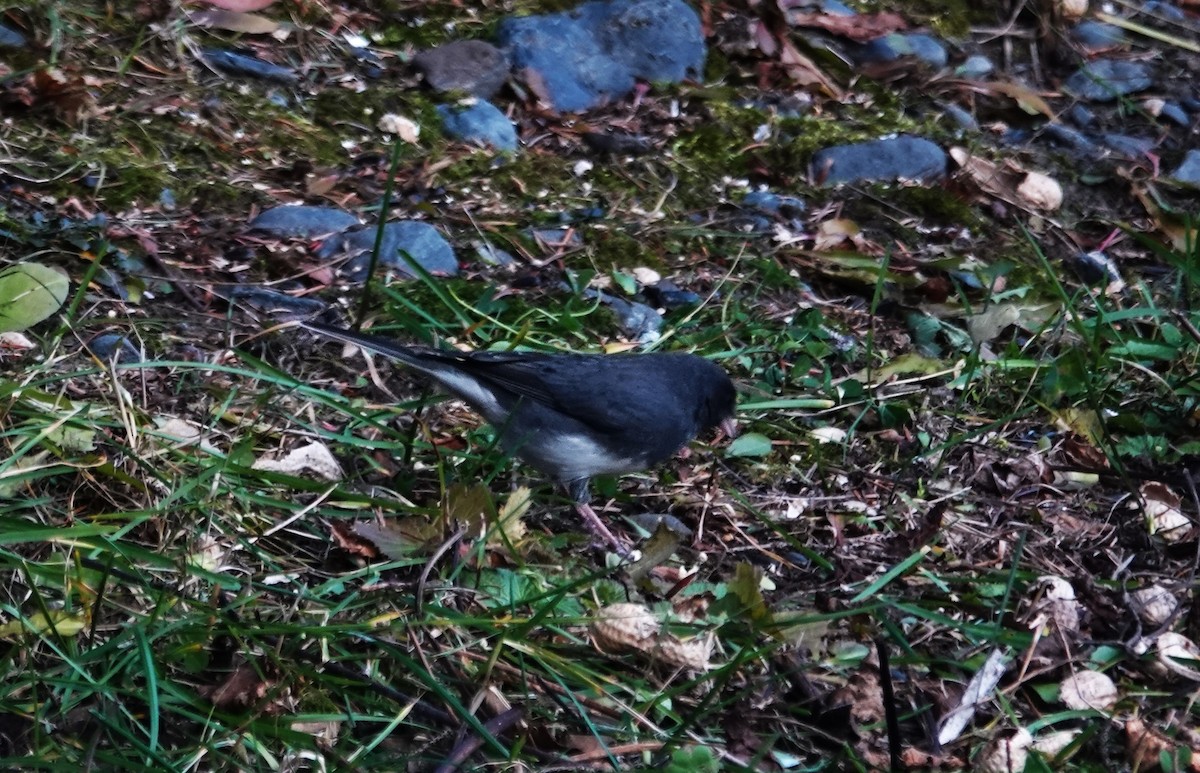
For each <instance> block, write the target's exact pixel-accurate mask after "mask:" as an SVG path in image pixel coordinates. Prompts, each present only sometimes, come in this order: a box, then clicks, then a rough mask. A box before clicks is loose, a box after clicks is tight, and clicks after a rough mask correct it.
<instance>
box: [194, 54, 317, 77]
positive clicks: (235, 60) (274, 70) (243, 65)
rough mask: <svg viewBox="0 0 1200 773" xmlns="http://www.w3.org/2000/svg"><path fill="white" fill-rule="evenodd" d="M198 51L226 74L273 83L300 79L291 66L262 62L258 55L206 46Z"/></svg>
mask: <svg viewBox="0 0 1200 773" xmlns="http://www.w3.org/2000/svg"><path fill="white" fill-rule="evenodd" d="M200 53H201V54H202V55H203V56H204V59H205V61H207V62H208V63H209V64H210V65H212V66H213V67H215V68H216V69H218V70H220V71H221V72H223V73H226V74H227V75H244V76H246V77H248V78H258V79H260V80H265V81H274V82H275V83H295V82H296V81H298V80H300V76H299V75H297V74H296V72H295V71H294V70H292V69H291V68H288V67H281V66H280V65H277V64H271V63H270V62H264V61H263V60H261V59H259V58H258V57H254V56H249V55H247V54H239V53H237V52H236V51H225V50H223V49H217V48H206V49H204V50H203V51H201V52H200Z"/></svg>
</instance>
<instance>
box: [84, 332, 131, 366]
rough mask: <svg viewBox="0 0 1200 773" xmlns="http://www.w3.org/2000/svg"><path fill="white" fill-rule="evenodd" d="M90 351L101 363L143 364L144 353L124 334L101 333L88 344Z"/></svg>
mask: <svg viewBox="0 0 1200 773" xmlns="http://www.w3.org/2000/svg"><path fill="white" fill-rule="evenodd" d="M87 348H88V351H89V352H91V353H92V356H93V357H95V358H96V359H97V360H100V361H101V362H113V361H116V362H118V363H130V362H141V361H142V352H141V350H140V349H138V347H137V346H136V345H134V343H133V342H132V341H130V340H129V336H127V335H125V334H123V333H101V334H100V335H98V336H96V337H95V338H93V339H92V340H90V341H88V342H87Z"/></svg>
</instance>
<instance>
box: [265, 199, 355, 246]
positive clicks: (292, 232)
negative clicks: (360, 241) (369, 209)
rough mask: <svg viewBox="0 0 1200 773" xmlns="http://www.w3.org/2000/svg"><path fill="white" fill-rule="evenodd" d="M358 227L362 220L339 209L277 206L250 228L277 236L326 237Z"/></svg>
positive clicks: (309, 206) (266, 212)
mask: <svg viewBox="0 0 1200 773" xmlns="http://www.w3.org/2000/svg"><path fill="white" fill-rule="evenodd" d="M356 225H358V218H357V217H355V216H354V215H352V214H350V213H349V212H347V211H345V210H342V209H337V208H335V207H320V206H312V205H308V204H301V205H298V206H284V207H273V208H271V209H267V210H263V211H262V212H261V213H259V215H258V217H256V218H254V219H253V220H251V221H250V226H249V227H250V228H251V229H252V230H255V231H265V232H267V233H269V234H272V235H273V236H303V237H306V238H308V237H314V236H325V235H327V234H333V233H340V232H342V231H345V230H346V229H347V228H351V227H353V226H356Z"/></svg>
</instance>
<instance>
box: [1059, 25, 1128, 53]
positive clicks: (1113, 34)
mask: <svg viewBox="0 0 1200 773" xmlns="http://www.w3.org/2000/svg"><path fill="white" fill-rule="evenodd" d="M1071 39H1072V40H1074V41H1075V42H1076V43H1078V44H1079V45H1081V46H1083V47H1084V48H1089V49H1092V50H1094V51H1095V50H1099V49H1103V48H1113V47H1114V46H1119V45H1122V44H1124V43H1125V42H1126V40H1127V38H1126V37H1125V30H1123V29H1121V28H1120V27H1114V26H1113V25H1111V24H1105V23H1104V22H1100V21H1092V20H1091V19H1089V20H1087V21H1081V22H1079V23H1078V24H1076V25H1075V26H1074V27H1073V28H1072V29H1071Z"/></svg>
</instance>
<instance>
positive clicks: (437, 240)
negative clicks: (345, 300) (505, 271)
mask: <svg viewBox="0 0 1200 773" xmlns="http://www.w3.org/2000/svg"><path fill="white" fill-rule="evenodd" d="M376 231H377V229H376V228H374V227H371V228H361V229H359V230H357V231H351V232H350V233H346V234H342V235H341V236H339V237H336V238H333V239H328V240H326V241H325V243H324V244H323V245H321V249H320V250H318V257H322V258H328V257H333V256H334V255H336V254H338V253H341V252H348V253H351V254H352V255H354V257H352V258H351V259H350V260H349V261H348V262H347V263H346V265H345V266H343V267H342V275H343V276H344V277H345V278H346V279H348V280H349V281H351V282H362V281H365V280H366V278H367V270H368V268H369V267H370V265H371V250H372V249H374V247H375V233H376ZM406 256H407V257H406ZM409 258H411V259H412V260H413V261H415V262H416V264H417V265H418V266H420V267H421V268H423V269H424V270H425V271H428V272H429V273H430V274H438V275H442V276H454V275H455V274H457V273H458V258H457V257H456V256H455V254H454V248H453V247H451V246H450V243H449V242H447V241H446V239H445V238H444V237H443V236H442V235H441V233H439V232H438V230H437V229H436V228H434V227H433V226H431V225H430V224H429V223H425V222H422V221H420V220H397V221H395V222H391V223H388V224H387V225H385V226H384V227H383V241H382V243H381V244H380V247H379V264H378V265H379V266H380V267H381V268H384V269H391V270H393V271H395V272H397V273H399V274H403V275H405V276H409V277H413V276H417V271H416V270H415V269H414V268H413V267H412V265H411V264H410V263H409Z"/></svg>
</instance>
